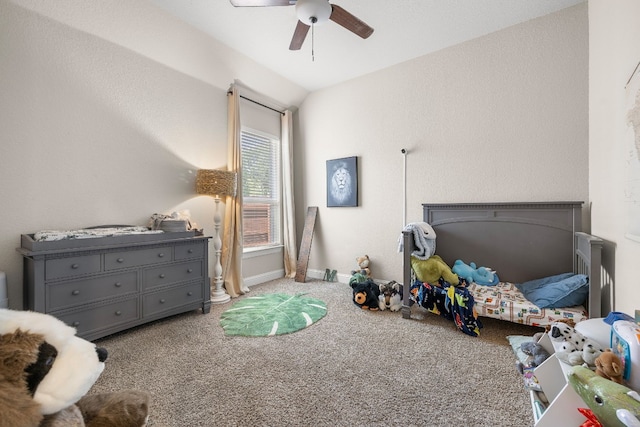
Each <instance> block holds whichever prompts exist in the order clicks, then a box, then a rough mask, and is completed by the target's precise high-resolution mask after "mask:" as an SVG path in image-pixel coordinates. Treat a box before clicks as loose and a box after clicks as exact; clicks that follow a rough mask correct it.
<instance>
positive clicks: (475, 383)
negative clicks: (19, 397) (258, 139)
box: [90, 279, 539, 427]
mask: <svg viewBox="0 0 640 427" xmlns="http://www.w3.org/2000/svg"><path fill="white" fill-rule="evenodd" d="M274 292H283V293H290V294H296V293H299V292H307V295H308V296H310V297H314V298H318V299H321V300H322V301H324V302H325V303H326V305H327V314H326V316H325V317H323V318H322V319H320V320H318V321H317V322H316V323H314V324H313V325H311V326H309V327H307V328H305V329H302V330H300V331H297V332H294V333H290V334H286V335H277V336H272V337H241V336H225V334H224V332H223V330H222V328H221V326H220V315H221V314H222V312H224V311H225V310H226V309H227V308H229V307H230V306H231V304H232V303H233V302H235V301H238V300H239V299H240V298H244V296H243V297H240V298H239V299H233V300H232V302H231V303H227V304H222V305H214V306H212V310H211V312H210V313H208V314H204V315H203V314H202V312H201V311H193V312H190V313H185V314H182V315H178V316H174V317H171V318H168V319H164V320H160V321H157V322H153V323H150V324H147V325H144V326H140V327H137V328H133V329H130V330H128V331H125V332H121V333H118V334H115V335H112V336H110V337H106V338H103V339H100V340H97V341H96V344H97V345H99V346H101V347H105V348H106V349H107V350H108V351H109V358H108V360H107V364H106V368H105V370H104V372H103V373H102V375H101V377H100V378H99V379H98V381H97V382H96V384H95V385H94V386H93V388H92V389H91V390H90V393H99V392H105V391H116V390H123V389H138V390H146V391H148V392H149V393H151V406H150V419H149V426H151V427H159V426H167V427H173V426H176V427H177V426H351V427H353V426H465V427H470V426H491V427H497V426H532V425H533V417H532V411H531V406H530V403H529V395H528V393H527V391H526V390H525V388H524V385H523V381H522V378H521V377H520V375H519V374H518V372H517V371H516V368H515V360H516V358H515V355H514V353H513V351H512V349H511V347H510V346H509V342H508V341H507V339H506V336H507V335H533V334H534V333H535V332H537V331H539V329H536V328H532V327H528V326H524V325H518V324H514V323H509V322H502V321H498V320H494V319H488V318H481V319H482V322H483V324H484V328H483V329H482V330H481V334H480V337H477V338H476V337H471V336H468V335H465V334H463V333H462V332H460V331H458V330H457V329H456V327H455V325H454V324H453V322H451V321H447V320H445V319H443V318H441V317H439V316H437V315H434V314H431V313H426V312H424V311H422V310H421V309H420V308H418V307H416V306H414V307H413V308H412V319H403V318H402V315H401V314H400V312H390V311H382V312H380V311H378V312H374V311H363V310H361V309H359V308H358V307H356V306H355V305H354V303H353V302H352V299H351V298H352V291H351V288H350V287H349V286H348V285H346V284H343V283H338V282H324V281H319V280H316V281H309V282H307V283H296V282H295V281H293V279H279V280H275V281H272V282H268V283H265V284H262V285H256V286H254V287H252V288H251V292H250V293H249V294H248V295H251V296H254V295H259V294H267V293H274Z"/></svg>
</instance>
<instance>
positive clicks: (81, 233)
mask: <svg viewBox="0 0 640 427" xmlns="http://www.w3.org/2000/svg"><path fill="white" fill-rule="evenodd" d="M156 233H162V230H149V229H148V228H147V227H142V226H123V227H98V228H82V229H78V230H42V231H38V232H37V233H35V234H34V235H33V240H35V241H36V242H52V241H57V240H67V239H91V238H97V237H112V236H122V235H128V234H156Z"/></svg>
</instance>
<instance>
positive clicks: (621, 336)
mask: <svg viewBox="0 0 640 427" xmlns="http://www.w3.org/2000/svg"><path fill="white" fill-rule="evenodd" d="M611 349H612V350H613V352H614V353H615V354H617V355H618V357H620V360H621V361H622V363H623V364H624V371H623V374H622V378H623V379H624V380H625V381H626V382H627V386H629V388H632V389H633V390H635V391H640V326H638V325H636V324H635V323H634V322H632V321H630V320H618V321H616V322H614V323H613V325H612V327H611Z"/></svg>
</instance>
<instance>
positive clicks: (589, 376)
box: [567, 352, 640, 427]
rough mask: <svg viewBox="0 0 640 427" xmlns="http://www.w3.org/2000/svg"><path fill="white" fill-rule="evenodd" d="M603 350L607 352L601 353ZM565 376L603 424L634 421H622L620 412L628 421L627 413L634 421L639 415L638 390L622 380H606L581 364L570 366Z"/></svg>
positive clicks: (623, 424) (621, 423) (614, 424)
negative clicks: (620, 382) (624, 383)
mask: <svg viewBox="0 0 640 427" xmlns="http://www.w3.org/2000/svg"><path fill="white" fill-rule="evenodd" d="M606 353H610V352H605V353H604V354H606ZM567 379H568V380H569V384H571V387H573V389H574V390H575V391H576V393H577V394H578V395H579V396H580V397H581V398H582V400H583V401H584V402H585V403H586V405H587V406H588V407H589V409H591V410H592V411H593V413H594V414H595V415H596V417H597V418H598V421H600V423H602V425H603V426H607V427H612V426H621V427H623V426H625V425H627V426H630V425H637V424H629V423H628V422H627V423H623V422H622V419H621V418H620V417H621V413H622V414H624V415H623V417H624V418H625V419H627V421H630V420H631V418H629V417H633V419H635V421H636V423H637V419H638V418H639V417H640V401H638V400H639V399H640V396H639V395H638V393H637V392H635V391H633V390H631V389H630V388H628V387H625V386H624V385H622V384H616V383H614V382H613V381H608V380H606V379H604V378H602V377H600V376H598V375H596V374H595V373H594V372H593V371H591V370H590V369H587V368H585V367H583V366H574V367H573V368H571V369H570V370H569V372H568V375H567Z"/></svg>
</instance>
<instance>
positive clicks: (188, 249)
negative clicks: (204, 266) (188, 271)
mask: <svg viewBox="0 0 640 427" xmlns="http://www.w3.org/2000/svg"><path fill="white" fill-rule="evenodd" d="M174 251H175V260H176V261H179V260H183V259H188V258H202V257H203V256H204V245H203V244H202V243H193V244H190V245H177V246H176V247H175V248H174Z"/></svg>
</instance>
